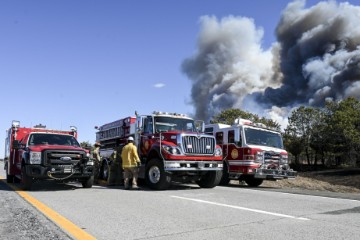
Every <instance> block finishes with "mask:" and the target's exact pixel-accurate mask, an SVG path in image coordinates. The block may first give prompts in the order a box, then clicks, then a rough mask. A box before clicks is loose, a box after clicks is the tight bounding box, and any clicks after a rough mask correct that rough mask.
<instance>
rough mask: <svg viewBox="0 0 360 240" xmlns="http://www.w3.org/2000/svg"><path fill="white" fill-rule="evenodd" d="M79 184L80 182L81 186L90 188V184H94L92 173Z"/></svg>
mask: <svg viewBox="0 0 360 240" xmlns="http://www.w3.org/2000/svg"><path fill="white" fill-rule="evenodd" d="M81 184H82V186H83V188H91V187H92V185H93V184H94V175H93V176H91V177H89V178H86V179H85V180H83V181H82V182H81Z"/></svg>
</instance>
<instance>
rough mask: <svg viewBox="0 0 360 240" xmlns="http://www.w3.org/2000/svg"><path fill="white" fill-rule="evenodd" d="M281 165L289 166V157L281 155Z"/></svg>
mask: <svg viewBox="0 0 360 240" xmlns="http://www.w3.org/2000/svg"><path fill="white" fill-rule="evenodd" d="M280 163H281V164H288V155H284V154H280Z"/></svg>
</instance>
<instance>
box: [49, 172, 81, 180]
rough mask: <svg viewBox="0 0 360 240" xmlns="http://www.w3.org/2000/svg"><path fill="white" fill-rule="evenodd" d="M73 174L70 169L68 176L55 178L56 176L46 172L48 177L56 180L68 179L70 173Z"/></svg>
mask: <svg viewBox="0 0 360 240" xmlns="http://www.w3.org/2000/svg"><path fill="white" fill-rule="evenodd" d="M74 174H75V171H72V172H71V174H70V175H69V176H66V177H63V178H57V177H54V176H53V175H52V174H51V172H50V171H48V172H47V175H48V177H49V178H51V179H54V180H58V181H62V180H65V179H68V178H69V177H71V176H72V175H74Z"/></svg>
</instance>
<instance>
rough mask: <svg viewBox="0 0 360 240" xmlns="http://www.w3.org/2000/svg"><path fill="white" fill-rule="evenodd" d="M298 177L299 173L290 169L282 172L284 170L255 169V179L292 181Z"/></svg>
mask: <svg viewBox="0 0 360 240" xmlns="http://www.w3.org/2000/svg"><path fill="white" fill-rule="evenodd" d="M296 176H297V172H296V171H294V170H292V169H289V170H282V169H264V168H257V169H255V175H254V177H255V178H261V179H289V178H290V179H292V178H295V177H296Z"/></svg>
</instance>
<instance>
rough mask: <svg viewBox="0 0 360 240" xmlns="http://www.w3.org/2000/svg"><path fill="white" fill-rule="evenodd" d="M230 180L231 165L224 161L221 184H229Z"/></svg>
mask: <svg viewBox="0 0 360 240" xmlns="http://www.w3.org/2000/svg"><path fill="white" fill-rule="evenodd" d="M229 182H230V178H229V167H228V165H227V164H226V163H225V162H224V168H223V174H222V177H221V180H220V183H219V185H221V186H227V185H228V184H229Z"/></svg>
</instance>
